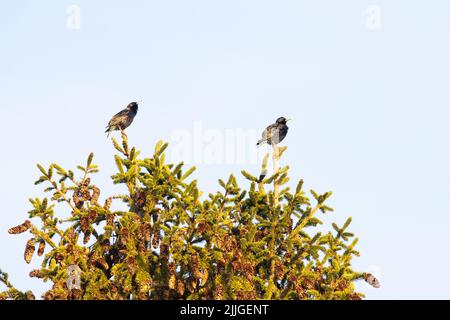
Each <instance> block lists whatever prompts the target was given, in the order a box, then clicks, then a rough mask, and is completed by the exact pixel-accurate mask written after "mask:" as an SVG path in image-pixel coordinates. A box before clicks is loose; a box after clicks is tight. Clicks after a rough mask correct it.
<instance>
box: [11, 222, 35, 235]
mask: <svg viewBox="0 0 450 320" xmlns="http://www.w3.org/2000/svg"><path fill="white" fill-rule="evenodd" d="M30 227H31V222H30V220H25V222H24V223H22V224H20V225H18V226H16V227H13V228H11V229H9V230H8V233H9V234H19V233H24V232H25V231H27V230H28V229H30Z"/></svg>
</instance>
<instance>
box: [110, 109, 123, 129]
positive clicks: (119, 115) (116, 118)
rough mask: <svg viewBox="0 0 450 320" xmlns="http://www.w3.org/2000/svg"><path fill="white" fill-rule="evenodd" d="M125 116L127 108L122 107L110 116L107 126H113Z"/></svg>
mask: <svg viewBox="0 0 450 320" xmlns="http://www.w3.org/2000/svg"><path fill="white" fill-rule="evenodd" d="M127 116H128V110H127V109H123V110H122V111H120V112H118V113H117V114H115V115H114V116H113V117H112V118H111V120H109V123H108V125H107V127H110V126H114V125H116V124H118V123H120V122H121V120H122V119H123V118H125V117H127Z"/></svg>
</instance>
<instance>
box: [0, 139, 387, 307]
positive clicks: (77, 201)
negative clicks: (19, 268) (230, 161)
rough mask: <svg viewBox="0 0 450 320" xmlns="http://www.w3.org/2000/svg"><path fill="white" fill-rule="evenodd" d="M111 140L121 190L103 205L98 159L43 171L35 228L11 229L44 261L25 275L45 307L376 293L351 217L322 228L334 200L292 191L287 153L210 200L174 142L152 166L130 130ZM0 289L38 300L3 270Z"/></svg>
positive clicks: (225, 185) (28, 254) (225, 184)
mask: <svg viewBox="0 0 450 320" xmlns="http://www.w3.org/2000/svg"><path fill="white" fill-rule="evenodd" d="M113 143H114V147H115V148H116V150H117V151H118V154H117V155H115V163H116V166H117V173H116V174H114V175H113V176H112V177H111V178H112V181H113V183H114V184H118V185H124V186H126V190H127V192H126V194H117V195H111V196H103V197H102V194H101V190H100V188H99V187H98V186H96V185H95V184H94V183H93V180H92V175H93V174H95V173H96V172H97V171H98V167H97V165H95V164H93V154H91V155H89V157H88V160H87V163H86V164H85V165H84V166H78V169H79V171H80V172H81V175H80V177H81V178H80V179H77V178H76V175H75V173H74V172H73V171H70V170H69V171H67V170H65V169H63V168H62V167H61V166H59V165H57V164H52V165H50V166H49V168H44V167H43V166H41V165H38V168H39V171H40V173H41V176H40V177H39V179H38V180H37V181H36V184H38V185H41V184H42V185H45V187H46V189H45V192H47V193H49V194H50V196H49V197H46V198H35V199H30V203H31V206H32V210H31V211H29V219H30V220H26V221H25V222H24V223H23V224H21V225H19V226H17V227H14V228H11V229H10V230H9V232H10V233H11V234H18V233H23V232H29V233H30V234H31V238H30V239H29V240H28V242H27V243H26V247H25V252H24V259H25V261H26V262H27V263H30V261H31V260H32V259H33V258H34V259H36V258H37V257H36V255H37V256H38V257H41V259H42V263H41V267H40V268H39V269H36V270H32V271H31V272H30V277H36V278H40V279H42V280H43V281H50V282H51V283H52V288H51V289H50V290H48V291H47V292H45V293H44V294H43V298H44V299H49V300H52V299H120V300H122V299H361V298H362V297H363V294H361V293H358V292H355V288H354V282H355V281H356V280H359V279H363V280H366V281H367V282H369V283H370V284H371V285H373V286H375V287H377V286H378V285H379V284H378V281H377V280H376V278H374V277H373V276H372V275H371V274H366V273H361V272H356V271H354V270H353V269H352V267H351V260H352V258H353V257H354V256H358V255H359V253H358V252H357V251H356V250H355V246H356V244H357V242H358V239H357V238H354V235H353V234H352V233H351V232H349V231H348V227H349V225H350V223H351V218H349V219H348V220H347V221H346V222H345V223H344V225H343V226H338V225H336V224H335V223H333V224H332V228H333V230H332V231H329V232H327V233H321V232H318V231H317V226H318V225H320V224H322V221H321V216H320V215H322V214H327V213H329V212H331V211H333V209H332V208H330V207H329V206H327V205H326V201H327V199H328V198H329V197H330V196H331V192H326V193H323V194H319V193H317V192H315V191H314V190H311V191H310V193H311V197H308V195H307V193H306V192H305V191H304V190H303V181H300V182H299V183H298V184H297V186H296V188H295V190H293V191H291V190H290V188H289V187H287V184H288V182H289V177H288V169H289V168H288V167H282V168H279V169H278V167H277V166H276V162H277V160H278V159H279V157H281V156H282V154H283V152H285V151H286V147H284V148H276V149H275V150H274V156H273V161H274V164H275V168H276V171H275V173H274V174H273V175H271V176H267V164H268V161H269V155H267V156H266V157H265V159H264V162H263V166H262V172H261V174H260V175H259V177H258V178H257V177H256V176H254V175H252V174H250V173H248V172H245V171H243V172H242V175H243V176H244V177H245V178H246V179H247V180H248V181H249V188H248V189H245V188H242V187H240V186H238V183H237V180H236V178H235V176H233V175H231V176H230V177H229V178H228V179H226V180H219V185H220V190H219V191H217V192H216V193H211V194H208V195H203V193H202V192H201V191H200V190H199V188H198V187H197V181H196V180H191V175H192V173H193V172H194V170H195V168H190V169H188V170H186V171H185V170H184V169H183V163H180V164H167V163H166V159H165V158H166V153H165V151H166V149H167V147H168V144H167V143H162V142H159V143H158V144H157V145H156V147H155V150H154V155H153V157H151V158H141V157H140V152H139V151H138V150H136V149H135V148H130V147H129V146H128V139H127V137H126V135H124V134H123V135H122V142H121V143H118V142H117V141H116V140H114V139H113ZM101 198H103V200H102V201H101V200H100V199H101ZM63 208H65V210H64V209H63ZM57 212H58V213H57ZM64 212H65V214H66V215H64ZM31 221H36V223H32V222H31ZM38 225H39V227H38ZM36 249H37V252H36ZM0 282H3V284H4V285H5V286H6V291H3V292H1V293H0V299H34V295H33V294H32V293H31V292H30V291H28V292H25V293H23V292H20V291H19V290H17V289H16V288H14V286H13V285H12V284H11V283H10V282H9V281H8V277H7V275H6V274H5V273H2V272H1V271H0Z"/></svg>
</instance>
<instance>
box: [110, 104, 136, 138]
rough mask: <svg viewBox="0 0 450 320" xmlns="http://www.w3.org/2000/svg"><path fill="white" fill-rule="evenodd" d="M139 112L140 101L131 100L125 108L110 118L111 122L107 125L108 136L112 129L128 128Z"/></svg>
mask: <svg viewBox="0 0 450 320" xmlns="http://www.w3.org/2000/svg"><path fill="white" fill-rule="evenodd" d="M137 112H138V103H137V102H131V103H130V104H129V105H128V106H127V107H126V108H125V109H123V110H122V111H120V112H119V113H118V114H116V115H115V116H114V117H112V118H111V120H109V123H108V125H107V126H106V131H105V133H108V137H109V134H110V133H111V131H114V130H121V131H123V130H125V129H126V128H128V127H129V126H130V124H131V123H132V122H133V120H134V117H135V116H136V114H137Z"/></svg>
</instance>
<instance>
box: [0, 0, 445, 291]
mask: <svg viewBox="0 0 450 320" xmlns="http://www.w3.org/2000/svg"><path fill="white" fill-rule="evenodd" d="M71 4H76V5H79V6H80V8H81V29H80V30H77V31H71V30H68V29H67V27H66V19H67V14H66V8H67V6H69V5H71ZM369 5H378V6H379V7H380V8H381V13H382V16H381V19H382V20H381V26H382V28H381V30H378V31H374V30H370V29H369V28H367V26H366V19H367V16H366V9H367V8H368V6H369ZM449 15H450V2H449V1H446V0H440V1H439V0H434V1H418V0H416V1H407V0H396V1H376V0H375V1H374V0H371V1H366V0H346V1H336V0H310V1H301V0H295V1H294V0H291V1H287V0H277V1H275V0H270V1H268V0H239V1H238V0H227V1H223V0H222V1H219V0H184V1H162V0H159V1H145V2H144V1H87V0H85V1H77V0H73V1H61V0H53V1H49V0H46V1H31V0H30V1H24V0H18V1H9V2H4V3H2V4H1V6H0V41H1V50H0V88H1V89H0V90H1V91H0V92H1V96H0V98H1V107H0V118H1V119H2V132H3V134H2V137H3V139H2V143H1V148H2V156H1V158H0V165H1V168H2V169H3V172H2V179H3V183H2V184H1V185H0V200H1V203H2V206H1V208H2V209H1V213H0V218H1V219H0V247H1V249H2V250H1V254H0V268H2V269H4V270H5V271H7V272H9V273H10V275H11V280H12V281H13V282H14V283H15V284H17V286H18V287H19V288H20V289H33V290H34V291H35V292H36V293H38V294H40V293H41V292H42V291H43V290H44V289H45V288H47V287H48V284H44V285H43V284H42V283H41V282H40V281H39V280H35V279H30V278H28V273H29V271H30V270H31V269H33V265H37V261H39V260H38V259H34V260H33V263H32V265H26V263H25V262H24V261H23V258H22V257H23V249H24V245H25V241H26V240H27V236H24V235H21V236H11V235H8V234H7V229H8V228H9V227H11V226H14V225H17V224H18V223H21V222H23V220H25V218H27V211H28V210H29V209H30V206H29V204H28V202H27V199H28V198H29V197H31V196H42V192H41V189H40V188H38V187H35V186H34V185H33V182H34V180H35V178H36V177H37V176H38V171H37V170H36V168H35V163H36V162H41V163H43V164H46V165H47V164H49V163H51V162H57V163H59V164H61V165H63V166H65V167H68V168H70V167H75V165H76V164H78V163H81V162H84V161H85V158H86V156H87V155H88V154H89V152H91V151H95V152H96V160H95V162H96V163H98V164H99V165H100V169H101V172H100V173H99V174H98V175H97V180H96V182H97V184H98V185H101V186H104V187H103V193H104V194H105V193H113V192H117V190H118V189H117V187H114V186H112V184H111V183H110V180H109V176H110V175H111V174H112V173H113V172H114V161H113V156H112V155H113V148H112V146H111V144H110V143H109V141H108V140H107V139H106V137H105V135H104V134H103V128H104V126H105V124H106V122H107V121H108V120H109V118H110V117H111V115H113V114H114V113H116V112H117V111H119V110H120V109H121V108H122V107H123V106H124V105H126V104H127V103H128V102H129V101H131V100H139V99H144V104H143V105H142V107H141V109H140V112H139V115H138V117H137V118H136V121H135V123H134V124H133V126H132V127H131V128H130V129H129V130H128V134H129V137H130V140H131V142H132V143H133V144H134V145H136V146H138V147H139V148H141V149H143V154H144V155H151V152H152V150H153V146H154V144H155V143H156V141H157V140H159V139H163V140H166V141H170V140H171V137H172V134H173V133H174V132H176V131H177V130H180V129H185V130H192V128H193V126H194V123H195V122H196V121H202V124H203V126H204V127H205V128H210V129H218V130H221V131H224V130H225V129H233V128H243V129H253V130H254V129H258V130H259V129H260V128H262V127H264V126H265V125H267V124H269V123H271V122H272V121H274V120H275V119H276V118H277V117H278V116H281V115H283V116H286V117H290V118H293V119H294V121H293V122H292V123H291V124H290V127H291V130H290V132H289V135H288V137H287V138H286V140H285V143H286V144H287V145H288V146H289V150H288V153H287V155H286V156H285V158H284V160H283V162H284V163H285V164H289V165H291V168H292V169H291V178H292V180H293V181H292V184H294V183H295V181H296V180H298V179H300V178H304V179H305V181H306V187H308V188H311V187H313V188H315V189H317V190H318V191H321V192H324V191H327V190H333V192H334V196H333V198H332V200H331V202H330V204H331V205H332V206H334V207H335V209H336V212H335V213H333V214H332V215H330V216H328V217H324V221H325V222H326V223H327V224H328V225H329V224H331V222H333V221H337V222H338V223H342V222H344V221H345V219H346V217H347V216H352V217H353V224H352V226H351V230H352V231H354V232H355V233H356V234H357V235H358V236H359V238H360V243H359V245H358V249H359V250H360V252H361V257H360V258H356V259H355V260H354V267H355V268H356V269H359V270H362V271H364V270H368V269H375V270H378V271H380V272H381V283H382V287H381V289H372V288H371V287H369V286H368V285H366V284H365V283H360V284H358V289H359V290H360V291H362V292H364V293H366V294H367V297H368V298H370V299H383V298H386V299H393V298H396V299H399V298H450V277H448V265H449V264H450V258H449V257H448V245H449V243H450V235H449V232H448V230H449V227H450V217H449V215H450V203H449V200H448V198H449V191H450V188H449V183H448V181H449V179H450V170H449V169H448V163H449V161H450V153H449V147H450V144H449V138H450V129H449V128H448V124H447V123H448V119H449V117H450V111H449V107H450V96H449V95H450V90H449V88H448V85H449V74H450V63H449V57H450V45H449V37H448V30H450V19H449V18H450V17H449ZM252 147H253V146H252ZM169 151H170V150H169ZM258 167H259V166H258V164H254V163H248V164H243V165H229V164H222V165H207V164H202V163H200V164H198V171H197V173H196V175H195V178H198V179H199V180H200V186H201V188H202V189H204V190H205V191H206V192H213V191H215V190H217V189H218V187H217V183H216V181H217V179H218V178H224V177H227V176H228V174H229V173H232V172H233V173H236V174H238V173H239V171H240V169H242V168H244V169H247V170H249V171H252V172H255V173H257V172H258Z"/></svg>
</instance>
